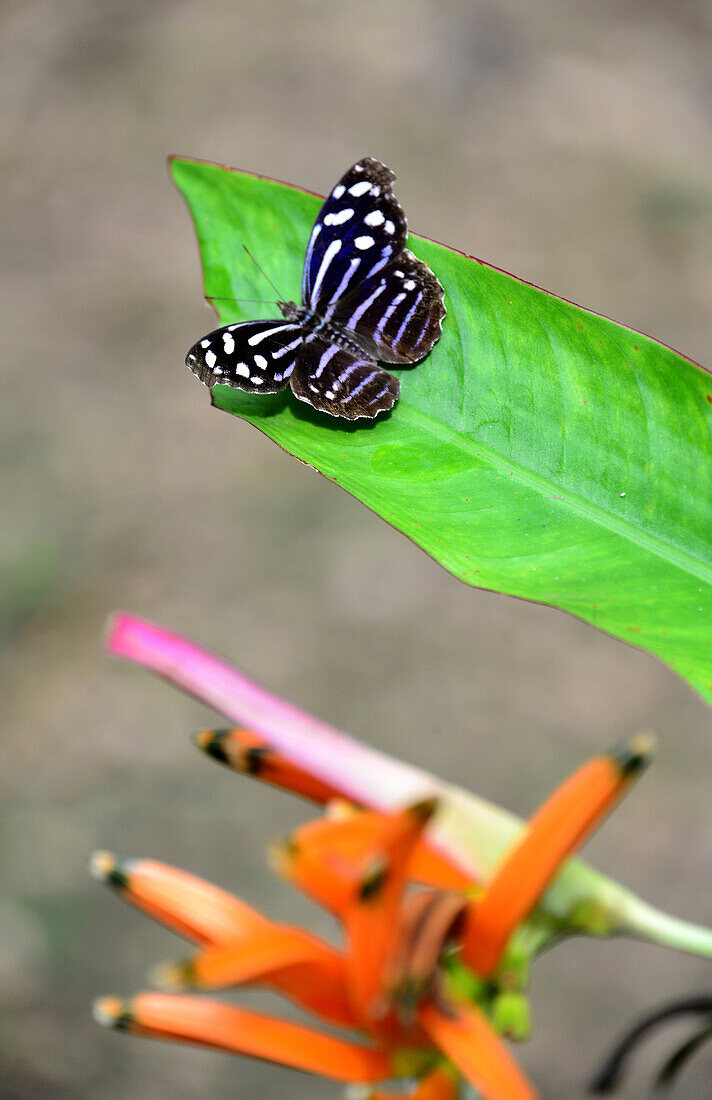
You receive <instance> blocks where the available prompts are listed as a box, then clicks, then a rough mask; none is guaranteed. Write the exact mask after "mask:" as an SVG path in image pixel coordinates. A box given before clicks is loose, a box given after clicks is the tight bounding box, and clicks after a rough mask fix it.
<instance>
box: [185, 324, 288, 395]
mask: <svg viewBox="0 0 712 1100" xmlns="http://www.w3.org/2000/svg"><path fill="white" fill-rule="evenodd" d="M303 338H304V330H303V329H302V326H301V325H299V324H295V323H294V322H291V321H243V322H242V323H241V324H235V325H225V326H224V327H223V328H218V329H215V331H214V332H209V333H208V335H207V336H204V337H203V339H202V340H199V341H198V343H197V344H195V345H194V346H193V347H192V348H191V349H190V351H189V352H188V354H187V356H186V360H185V362H186V366H188V367H190V369H191V370H192V372H193V374H196V375H197V376H198V378H199V379H200V381H201V382H204V383H205V385H206V386H214V385H216V384H220V385H223V386H237V387H239V389H241V390H246V391H247V392H248V393H276V392H277V391H278V390H282V389H284V387H285V386H286V385H288V383H289V379H290V377H291V374H292V371H293V370H294V365H295V363H296V358H297V352H298V350H299V347H300V345H301V343H302V340H303Z"/></svg>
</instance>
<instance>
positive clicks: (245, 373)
mask: <svg viewBox="0 0 712 1100" xmlns="http://www.w3.org/2000/svg"><path fill="white" fill-rule="evenodd" d="M235 374H239V375H241V376H242V377H243V378H249V377H250V368H249V367H248V365H247V363H236V364H235Z"/></svg>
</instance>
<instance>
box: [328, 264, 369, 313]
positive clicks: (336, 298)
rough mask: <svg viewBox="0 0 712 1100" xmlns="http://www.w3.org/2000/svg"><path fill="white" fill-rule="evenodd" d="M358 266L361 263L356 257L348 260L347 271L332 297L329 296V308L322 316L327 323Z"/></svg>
mask: <svg viewBox="0 0 712 1100" xmlns="http://www.w3.org/2000/svg"><path fill="white" fill-rule="evenodd" d="M360 266H361V261H360V260H359V258H358V256H354V258H353V259H352V260H349V266H348V270H347V271H346V272H345V273H344V275H343V277H342V279H341V282H340V283H339V285H338V286H337V288H336V290H335V291H334V293H333V294H332V296H331V305H330V306H329V308H328V309H327V311H326V313H325V314H324V317H325V318H326V320H327V321H328V320H329V318H330V317H331V315H332V313H333V312H334V310H335V309H336V307H337V305H338V304H339V298H340V297H341V295H342V294H343V293H344V290H345V289H346V287H347V286H348V284H349V283H350V282H351V277H352V275H353V273H354V272H355V271H356V270H357V268H359V267H360Z"/></svg>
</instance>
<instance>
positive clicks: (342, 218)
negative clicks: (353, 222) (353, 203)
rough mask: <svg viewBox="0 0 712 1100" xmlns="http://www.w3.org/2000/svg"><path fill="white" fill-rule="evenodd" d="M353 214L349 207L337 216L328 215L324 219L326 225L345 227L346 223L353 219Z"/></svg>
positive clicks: (340, 211)
mask: <svg viewBox="0 0 712 1100" xmlns="http://www.w3.org/2000/svg"><path fill="white" fill-rule="evenodd" d="M353 213H354V212H353V210H352V208H351V207H350V206H347V207H345V208H344V209H343V210H339V212H338V213H337V214H327V215H326V217H325V218H324V225H343V223H344V222H347V221H348V220H349V218H352V217H353Z"/></svg>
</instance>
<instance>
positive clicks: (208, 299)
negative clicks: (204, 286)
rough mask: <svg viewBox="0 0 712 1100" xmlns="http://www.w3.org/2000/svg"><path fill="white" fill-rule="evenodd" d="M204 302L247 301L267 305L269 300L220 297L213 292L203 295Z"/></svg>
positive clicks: (252, 303)
mask: <svg viewBox="0 0 712 1100" xmlns="http://www.w3.org/2000/svg"><path fill="white" fill-rule="evenodd" d="M203 297H204V298H205V300H206V302H249V303H250V304H251V305H259V306H267V305H270V303H269V302H265V300H264V299H263V298H222V297H217V296H216V295H215V294H205V295H203Z"/></svg>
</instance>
